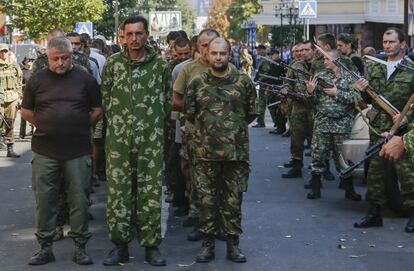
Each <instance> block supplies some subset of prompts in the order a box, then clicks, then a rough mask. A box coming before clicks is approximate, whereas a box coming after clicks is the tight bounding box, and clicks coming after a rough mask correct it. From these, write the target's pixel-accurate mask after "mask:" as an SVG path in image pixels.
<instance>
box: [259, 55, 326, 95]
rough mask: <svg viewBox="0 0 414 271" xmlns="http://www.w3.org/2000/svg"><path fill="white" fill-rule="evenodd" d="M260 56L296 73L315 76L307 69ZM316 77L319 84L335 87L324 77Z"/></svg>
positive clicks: (308, 77) (307, 76) (324, 86)
mask: <svg viewBox="0 0 414 271" xmlns="http://www.w3.org/2000/svg"><path fill="white" fill-rule="evenodd" d="M258 58H261V59H263V60H266V61H268V62H270V63H272V64H275V65H277V66H280V67H283V68H286V69H289V70H291V71H293V72H294V73H296V74H301V75H304V76H305V77H306V78H307V79H310V78H311V77H313V76H314V75H313V74H312V73H310V72H307V71H304V70H300V69H296V68H293V67H292V66H289V65H287V64H285V63H284V62H283V61H282V62H280V63H279V62H276V61H274V60H271V59H269V58H267V57H263V56H258ZM285 78H286V77H285ZM316 79H317V81H318V84H319V85H321V86H322V87H323V88H333V87H334V85H332V84H330V83H328V82H326V81H325V80H323V79H322V78H319V77H317V78H316Z"/></svg>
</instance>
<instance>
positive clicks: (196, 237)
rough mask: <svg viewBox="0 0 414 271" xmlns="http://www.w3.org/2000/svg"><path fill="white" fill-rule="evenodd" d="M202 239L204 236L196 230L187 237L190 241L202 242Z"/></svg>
mask: <svg viewBox="0 0 414 271" xmlns="http://www.w3.org/2000/svg"><path fill="white" fill-rule="evenodd" d="M201 239H203V234H202V233H201V232H200V231H199V230H197V229H196V228H194V229H193V231H192V232H190V233H189V234H188V235H187V240H188V241H200V240H201Z"/></svg>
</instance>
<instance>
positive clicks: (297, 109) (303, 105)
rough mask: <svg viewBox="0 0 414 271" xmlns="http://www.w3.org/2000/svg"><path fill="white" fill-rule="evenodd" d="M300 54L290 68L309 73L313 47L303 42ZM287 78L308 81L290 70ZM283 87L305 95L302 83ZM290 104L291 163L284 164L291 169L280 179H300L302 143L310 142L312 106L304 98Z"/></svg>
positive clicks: (303, 147) (293, 100) (288, 90)
mask: <svg viewBox="0 0 414 271" xmlns="http://www.w3.org/2000/svg"><path fill="white" fill-rule="evenodd" d="M300 52H301V58H302V60H297V61H295V62H294V63H293V64H292V67H293V68H295V69H298V70H302V71H306V72H309V71H310V68H311V65H312V62H313V60H314V57H315V46H314V45H313V44H312V42H311V41H305V42H303V43H302V44H301V45H300ZM287 77H289V78H292V79H298V80H308V78H307V77H306V76H304V75H302V74H298V73H295V72H293V71H292V70H288V74H287ZM285 86H286V88H285V89H284V91H286V92H298V93H301V94H305V93H306V85H304V84H303V83H300V82H297V83H295V82H289V83H287V84H286V85H285ZM284 91H283V92H284ZM290 103H291V107H292V111H291V114H290V118H289V121H290V131H291V140H290V153H291V161H290V162H289V163H286V164H285V167H291V169H290V170H289V171H288V172H286V173H283V174H282V178H298V177H302V167H303V152H304V149H305V145H304V142H305V139H307V141H308V142H312V130H313V116H314V108H313V105H312V104H311V103H310V102H309V101H308V100H307V99H305V98H304V99H299V98H292V99H291V101H290Z"/></svg>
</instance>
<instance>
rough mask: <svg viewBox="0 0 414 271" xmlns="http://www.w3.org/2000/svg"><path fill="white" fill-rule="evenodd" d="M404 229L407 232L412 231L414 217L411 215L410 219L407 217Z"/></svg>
mask: <svg viewBox="0 0 414 271" xmlns="http://www.w3.org/2000/svg"><path fill="white" fill-rule="evenodd" d="M404 231H405V232H408V233H414V217H412V216H411V217H410V219H408V222H407V225H406V226H405V228H404Z"/></svg>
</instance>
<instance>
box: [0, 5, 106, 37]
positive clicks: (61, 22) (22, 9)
mask: <svg viewBox="0 0 414 271" xmlns="http://www.w3.org/2000/svg"><path fill="white" fill-rule="evenodd" d="M0 5H2V6H4V7H5V8H6V12H7V14H8V15H9V16H10V18H11V22H12V24H13V26H14V27H15V28H17V29H19V30H21V31H22V32H23V33H24V34H25V36H27V37H29V38H32V39H35V40H39V39H41V38H44V37H45V36H46V34H47V32H48V31H49V30H50V29H52V28H55V27H59V28H62V29H63V30H65V31H71V30H73V27H74V25H75V23H76V22H84V21H91V22H96V21H98V20H99V19H100V18H101V16H102V13H103V12H104V9H105V5H104V3H103V2H102V0H88V1H84V0H70V1H68V0H0Z"/></svg>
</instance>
